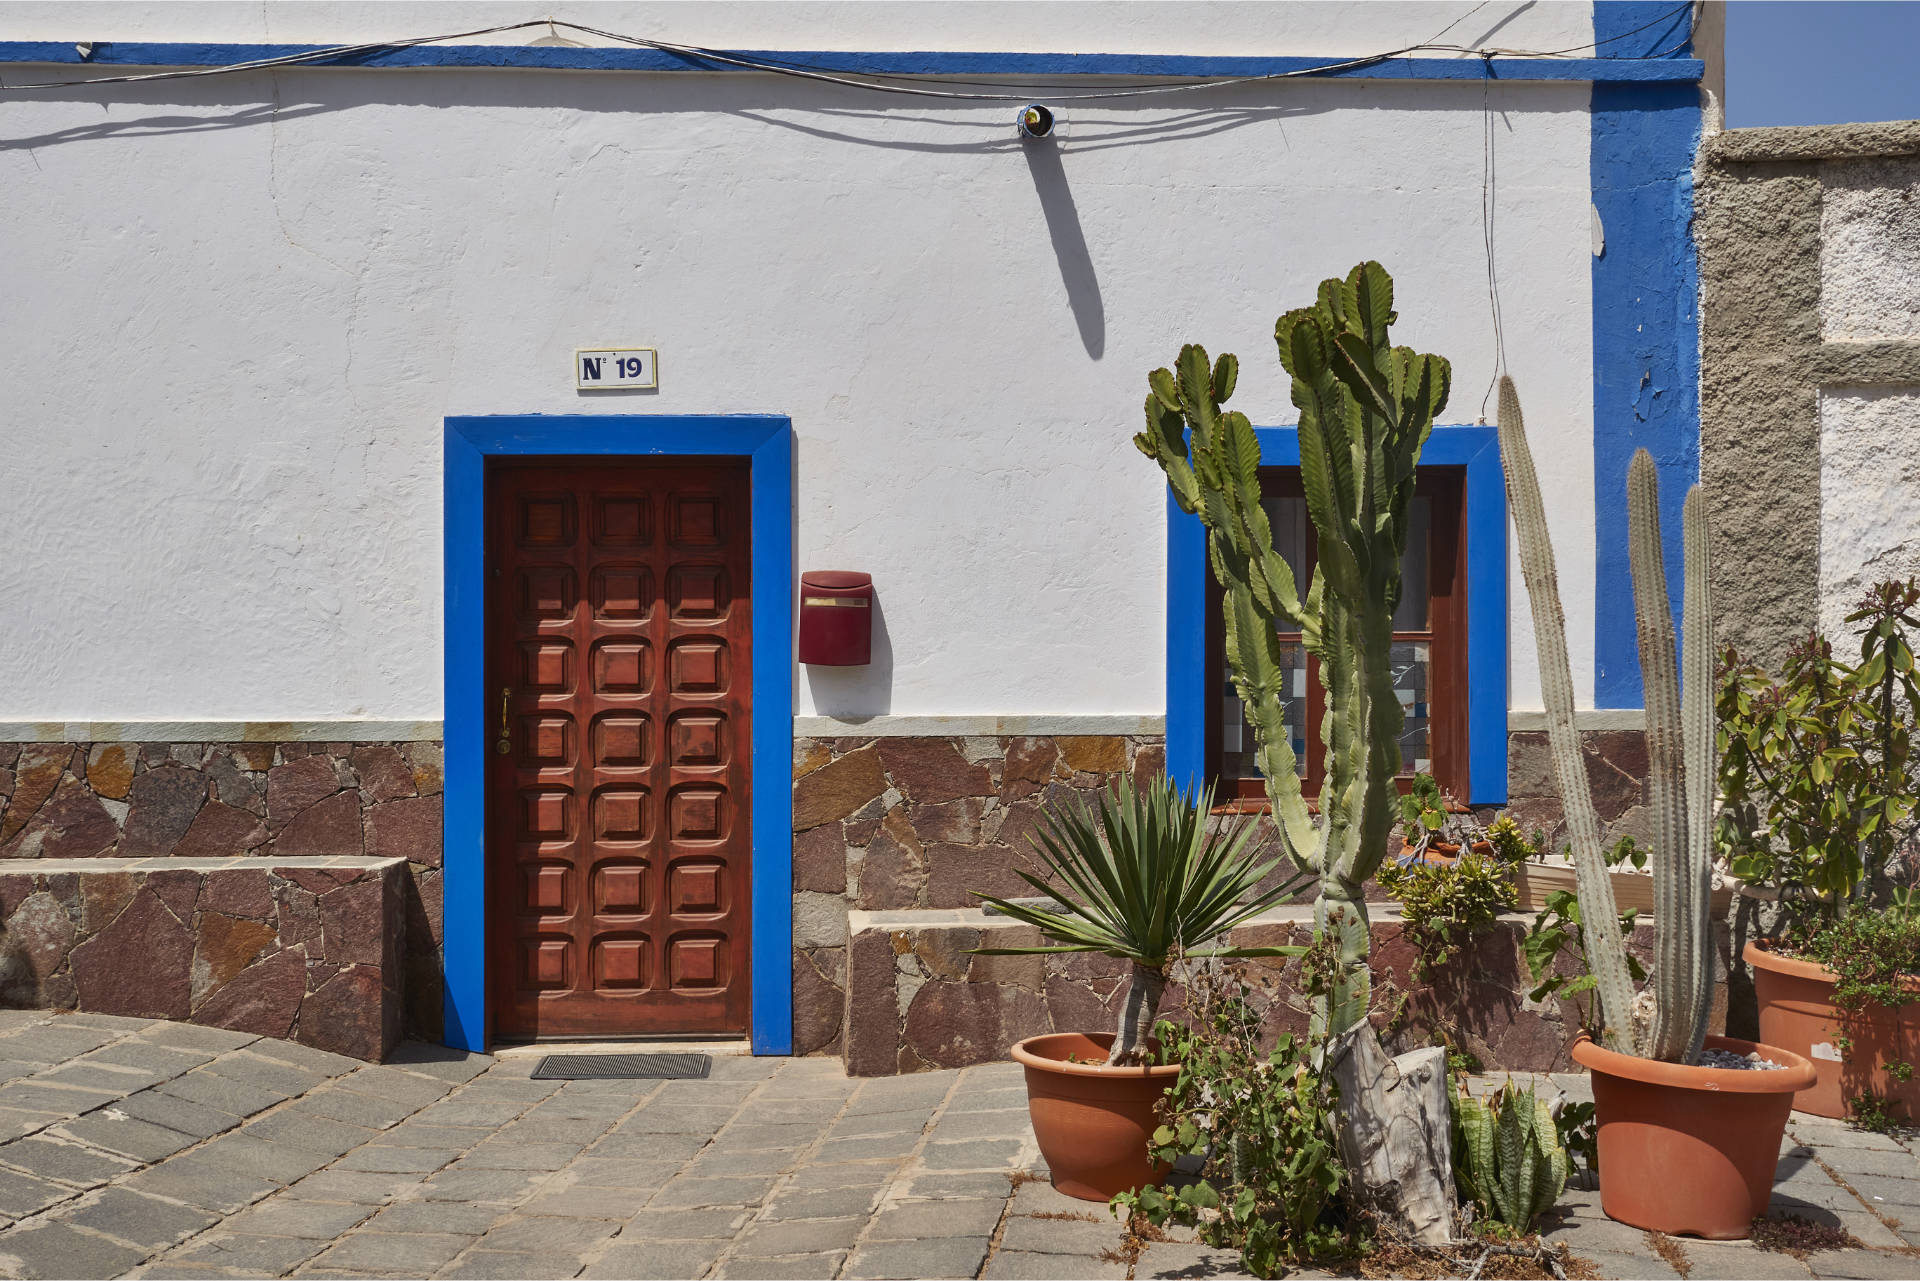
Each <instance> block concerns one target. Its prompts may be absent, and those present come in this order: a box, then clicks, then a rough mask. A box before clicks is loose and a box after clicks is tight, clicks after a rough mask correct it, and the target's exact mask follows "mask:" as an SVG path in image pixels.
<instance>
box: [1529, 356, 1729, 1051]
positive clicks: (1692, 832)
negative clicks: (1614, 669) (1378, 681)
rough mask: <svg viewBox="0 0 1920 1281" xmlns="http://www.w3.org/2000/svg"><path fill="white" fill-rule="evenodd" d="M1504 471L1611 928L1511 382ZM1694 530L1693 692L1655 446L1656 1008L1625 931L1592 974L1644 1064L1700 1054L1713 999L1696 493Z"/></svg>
mask: <svg viewBox="0 0 1920 1281" xmlns="http://www.w3.org/2000/svg"><path fill="white" fill-rule="evenodd" d="M1500 463H1501V466H1502V468H1503V469H1504V470H1505V472H1506V478H1507V504H1508V507H1509V509H1510V510H1511V511H1512V513H1513V523H1514V528H1515V530H1516V531H1517V532H1518V534H1519V540H1520V568H1521V571H1522V573H1523V575H1524V576H1525V579H1526V584H1527V598H1528V600H1529V601H1530V602H1531V604H1532V607H1533V632H1534V643H1535V645H1536V646H1537V648H1538V653H1539V659H1540V690H1541V696H1542V700H1543V701H1544V702H1545V704H1546V710H1547V740H1548V745H1549V747H1550V748H1551V750H1552V756H1553V768H1554V775H1555V779H1556V781H1557V783H1558V785H1559V791H1560V800H1561V806H1562V809H1563V810H1564V812H1565V816H1566V823H1567V836H1568V839H1569V841H1570V842H1571V844H1572V846H1573V864H1574V876H1575V881H1576V884H1577V886H1578V891H1579V899H1580V911H1581V915H1582V916H1584V917H1585V918H1586V919H1587V920H1589V921H1611V920H1613V919H1615V916H1616V910H1615V906H1614V899H1613V883H1612V882H1611V881H1610V880H1609V879H1608V874H1607V864H1606V854H1605V851H1604V849H1603V848H1602V845H1601V840H1600V820H1599V817H1598V815H1597V814H1596V813H1595V811H1594V806H1593V799H1592V793H1591V792H1590V791H1589V790H1588V780H1587V772H1586V761H1585V758H1584V757H1583V756H1582V754H1581V751H1580V737H1579V734H1578V732H1577V731H1576V730H1575V728H1574V721H1573V677H1572V674H1571V671H1570V668H1569V665H1568V662H1567V637H1566V614H1565V611H1564V610H1562V609H1561V606H1560V588H1559V579H1558V576H1557V574H1556V572H1555V569H1554V561H1553V540H1552V539H1551V537H1549V535H1548V532H1547V517H1546V507H1545V504H1544V503H1543V502H1542V501H1541V497H1540V482H1539V479H1538V477H1537V475H1536V474H1535V472H1534V468H1533V454H1532V451H1531V450H1530V449H1529V448H1528V445H1527V429H1526V424H1525V421H1524V419H1523V417H1522V415H1521V412H1520V397H1519V394H1518V393H1517V392H1516V391H1515V390H1514V386H1513V380H1512V379H1511V378H1507V377H1502V378H1501V380H1500ZM1681 528H1682V534H1683V540H1684V551H1685V598H1684V602H1683V610H1684V619H1683V624H1684V628H1685V639H1686V653H1685V660H1684V662H1685V668H1686V683H1685V686H1684V687H1683V686H1682V684H1681V680H1680V671H1679V668H1678V667H1677V666H1676V664H1675V660H1674V634H1673V615H1672V611H1671V610H1670V608H1669V606H1668V594H1667V574H1666V566H1665V560H1664V556H1663V553H1662V551H1661V542H1660V479H1659V472H1658V470H1657V469H1656V468H1655V466H1654V463H1653V458H1652V456H1651V455H1650V454H1648V453H1647V451H1646V450H1644V449H1642V450H1639V451H1638V452H1636V453H1635V454H1634V456H1633V461H1632V463H1631V464H1629V466H1628V468H1627V551H1628V562H1629V565H1630V567H1631V569H1632V573H1633V602H1634V618H1635V621H1636V623H1637V625H1638V630H1639V637H1640V671H1641V676H1642V679H1643V681H1644V684H1645V688H1646V705H1647V711H1646V715H1647V760H1648V765H1649V775H1648V780H1647V799H1648V805H1649V808H1650V809H1651V810H1652V811H1653V820H1654V823H1653V826H1654V836H1653V856H1652V868H1653V895H1654V907H1653V919H1654V925H1655V928H1656V931H1657V942H1656V945H1655V961H1654V969H1653V982H1652V987H1651V988H1650V989H1649V991H1650V992H1651V993H1652V996H1651V1009H1650V1010H1647V1009H1644V1006H1645V1005H1646V1003H1647V1001H1646V997H1645V996H1644V994H1643V996H1642V998H1641V1000H1642V1006H1643V1009H1642V1011H1640V1013H1644V1014H1645V1015H1646V1017H1645V1018H1644V1019H1643V1018H1640V1017H1637V1016H1636V1010H1635V1005H1634V1002H1635V994H1634V989H1633V980H1632V978H1631V976H1630V975H1629V973H1628V967H1627V950H1626V940H1625V939H1624V938H1623V937H1622V936H1621V935H1619V934H1618V933H1616V932H1614V931H1612V930H1588V931H1586V935H1585V937H1586V952H1587V965H1588V968H1589V969H1590V970H1591V972H1592V973H1593V976H1594V979H1595V988H1596V990H1597V991H1598V993H1599V997H1600V1014H1601V1044H1603V1045H1604V1046H1606V1047H1607V1048H1608V1049H1611V1050H1615V1051H1618V1052H1619V1053H1623V1054H1632V1055H1636V1056H1638V1057H1641V1058H1650V1059H1661V1060H1665V1061H1668V1062H1675V1063H1684V1062H1688V1061H1690V1060H1691V1059H1693V1058H1694V1057H1695V1056H1696V1055H1697V1054H1698V1053H1699V1051H1700V1046H1701V1043H1702V1040H1703V1038H1704V1037H1705V1036H1706V1030H1707V1011H1708V1007H1709V1003H1710V1001H1711V998H1712V991H1713V988H1712V984H1713V938H1712V935H1711V933H1710V927H1709V922H1708V903H1709V901H1710V898H1711V891H1712V875H1713V870H1712V861H1713V828H1714V817H1715V805H1714V792H1713V785H1714V775H1715V768H1714V721H1713V698H1714V681H1713V613H1712V604H1711V600H1710V597H1709V591H1708V586H1707V581H1708V570H1709V564H1710V559H1709V558H1710V549H1709V546H1708V538H1707V513H1706V500H1705V497H1704V493H1703V491H1702V490H1701V488H1700V486H1698V485H1695V486H1694V487H1693V488H1692V489H1691V490H1689V491H1688V493H1687V498H1686V503H1685V505H1684V507H1683V508H1682V514H1681Z"/></svg>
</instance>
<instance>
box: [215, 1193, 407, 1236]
mask: <svg viewBox="0 0 1920 1281" xmlns="http://www.w3.org/2000/svg"><path fill="white" fill-rule="evenodd" d="M372 1213H373V1207H372V1206H370V1205H356V1204H351V1203H342V1202H337V1201H311V1200H306V1199H303V1198H300V1197H292V1196H277V1197H273V1198H271V1199H270V1200H266V1201H262V1202H261V1203H260V1204H258V1205H256V1206H254V1207H253V1208H252V1209H250V1210H247V1211H244V1212H243V1213H240V1214H237V1215H235V1216H233V1217H232V1218H230V1219H228V1220H227V1221H226V1222H225V1223H224V1224H222V1225H221V1226H222V1227H223V1228H225V1229H227V1230H228V1231H232V1232H237V1233H240V1234H241V1235H243V1236H266V1237H312V1238H314V1239H315V1240H321V1241H331V1240H333V1239H334V1238H335V1237H337V1236H340V1235H341V1234H342V1233H344V1232H346V1231H348V1230H349V1229H350V1228H353V1227H354V1226H355V1225H357V1224H359V1223H360V1222H362V1221H363V1220H364V1219H365V1218H366V1217H367V1216H368V1215H370V1214H372Z"/></svg>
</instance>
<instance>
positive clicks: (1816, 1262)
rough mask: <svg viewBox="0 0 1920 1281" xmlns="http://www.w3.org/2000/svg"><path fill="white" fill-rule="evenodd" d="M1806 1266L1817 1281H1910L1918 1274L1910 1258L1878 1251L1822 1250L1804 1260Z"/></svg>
mask: <svg viewBox="0 0 1920 1281" xmlns="http://www.w3.org/2000/svg"><path fill="white" fill-rule="evenodd" d="M1807 1266H1808V1267H1809V1268H1811V1269H1812V1270H1813V1275H1815V1276H1816V1277H1851V1278H1859V1279H1860V1281H1909V1279H1910V1278H1912V1277H1913V1276H1914V1275H1915V1274H1916V1271H1917V1269H1916V1266H1915V1261H1914V1259H1913V1258H1912V1257H1911V1256H1908V1255H1904V1254H1885V1253H1882V1252H1881V1251H1879V1250H1821V1251H1819V1252H1818V1253H1815V1254H1810V1255H1808V1256H1807Z"/></svg>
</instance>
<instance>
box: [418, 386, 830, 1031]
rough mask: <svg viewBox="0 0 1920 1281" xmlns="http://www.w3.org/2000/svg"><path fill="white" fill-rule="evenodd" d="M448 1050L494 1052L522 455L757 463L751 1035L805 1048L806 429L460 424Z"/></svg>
mask: <svg viewBox="0 0 1920 1281" xmlns="http://www.w3.org/2000/svg"><path fill="white" fill-rule="evenodd" d="M445 443H446V455H445V468H446V470H445V486H446V495H445V499H446V508H445V513H446V514H445V531H446V546H445V560H446V571H445V572H446V639H445V646H446V711H445V714H444V715H445V722H446V728H445V731H444V733H445V735H446V762H445V763H446V795H445V801H444V804H445V807H446V826H445V837H444V847H443V855H444V859H445V865H446V866H445V871H444V878H445V879H444V882H443V884H444V909H443V910H444V913H445V915H444V924H443V927H442V935H441V937H442V940H443V949H444V956H445V962H444V964H445V972H446V1006H445V1018H446V1030H445V1033H444V1038H445V1040H446V1043H447V1044H448V1045H451V1046H454V1047H456V1048H459V1049H463V1050H475V1051H481V1050H485V1049H486V1048H487V972H486V963H487V949H486V936H487V917H486V892H485V887H486V838H485V824H486V799H485V771H486V724H485V705H486V680H485V677H486V666H485V663H486V658H485V648H486V647H485V609H484V605H485V600H486V577H485V575H486V537H485V513H486V460H487V458H488V457H490V456H497V455H516V454H534V455H538V454H583V455H587V454H597V455H606V456H609V457H622V456H625V457H644V456H656V457H671V456H678V455H704V456H709V457H711V456H716V455H717V456H723V457H746V458H748V459H749V460H750V464H749V465H750V467H751V477H752V479H751V481H750V484H751V493H752V497H751V504H752V508H753V534H752V552H753V777H754V782H755V786H754V788H753V800H752V806H753V813H752V820H751V821H752V825H753V836H752V848H753V856H752V857H753V866H752V886H753V922H752V927H751V942H750V949H751V955H752V959H751V966H752V972H751V975H750V976H749V984H750V993H751V1005H752V1009H751V1015H750V1019H751V1034H752V1040H753V1052H754V1053H755V1054H790V1053H792V1052H793V897H792V891H793V797H792V789H791V787H790V786H789V783H788V780H789V779H790V778H791V777H792V771H793V664H792V655H793V582H794V568H793V429H792V425H791V423H790V422H789V420H787V419H786V418H781V417H773V416H765V415H724V416H713V417H699V416H684V417H667V416H660V417H649V416H605V417H599V416H588V415H579V416H573V415H567V416H558V417H551V418H549V417H543V416H540V415H526V416H502V417H497V418H449V419H447V422H446V442H445Z"/></svg>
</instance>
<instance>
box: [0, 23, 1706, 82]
mask: <svg viewBox="0 0 1920 1281" xmlns="http://www.w3.org/2000/svg"><path fill="white" fill-rule="evenodd" d="M1667 7H1668V8H1671V7H1672V6H1671V5H1669V6H1667ZM329 47H330V46H327V45H312V44H189V43H154V42H136V41H102V42H100V43H98V44H95V45H94V47H93V52H92V54H91V56H89V57H86V58H82V57H81V56H80V54H79V52H78V51H77V50H76V49H75V47H74V45H73V44H72V43H71V42H63V41H57V40H5V41H0V62H9V63H40V64H52V65H62V66H88V67H209V66H212V67H219V66H229V65H232V64H234V63H239V62H258V61H261V60H263V59H268V58H288V57H294V56H297V55H300V54H311V53H316V52H320V51H322V50H325V49H327V48H329ZM726 52H728V53H730V54H732V55H733V56H737V57H740V58H746V59H752V60H755V61H761V62H777V63H782V64H785V65H788V66H798V67H805V68H807V69H809V70H817V71H826V72H833V73H841V74H848V73H850V74H865V75H930V76H982V75H987V76H1013V75H1019V76H1153V77H1193V78H1208V79H1210V78H1215V77H1231V76H1273V75H1282V74H1286V73H1289V72H1311V71H1314V70H1316V69H1318V68H1322V67H1328V66H1333V65H1337V64H1340V63H1343V62H1351V61H1355V60H1356V59H1355V58H1349V57H1341V58H1333V57H1326V58H1306V57H1279V56H1243V57H1225V56H1214V55H1202V56H1194V55H1183V54H1132V53H996V52H980V53H972V52H925V51H919V52H898V53H895V52H867V51H839V50H793V49H775V50H737V51H736V50H728V51H726ZM304 65H306V66H334V67H367V68H374V69H396V68H410V67H511V68H520V69H525V70H548V71H705V72H749V73H751V69H750V68H744V67H739V66H734V65H730V64H728V63H722V62H714V61H712V60H709V59H704V58H700V57H697V56H691V55H685V54H677V53H666V52H663V51H660V50H655V49H637V48H622V49H569V48H564V47H557V46H551V45H415V46H412V47H409V48H405V49H383V50H378V51H374V52H369V53H358V54H350V55H345V56H338V57H333V58H327V59H324V60H316V61H314V62H310V63H306V64H304ZM1322 74H1324V75H1326V76H1328V77H1330V78H1339V79H1347V80H1472V81H1480V80H1483V79H1485V78H1486V77H1487V76H1488V75H1489V74H1491V75H1492V76H1493V78H1494V79H1497V80H1560V81H1575V82H1581V81H1593V82H1606V83H1616V82H1618V83H1646V82H1663V81H1666V82H1671V81H1681V82H1686V83H1692V82H1695V81H1698V80H1699V79H1700V77H1701V76H1702V75H1703V74H1704V66H1703V64H1701V63H1700V62H1699V61H1698V60H1696V59H1693V58H1660V59H1651V58H1644V57H1621V56H1608V57H1602V58H1495V59H1492V60H1487V59H1481V58H1390V59H1386V60H1383V61H1380V62H1375V63H1369V64H1367V65H1365V66H1358V67H1350V68H1347V69H1344V70H1338V71H1326V72H1323V73H1322Z"/></svg>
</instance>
